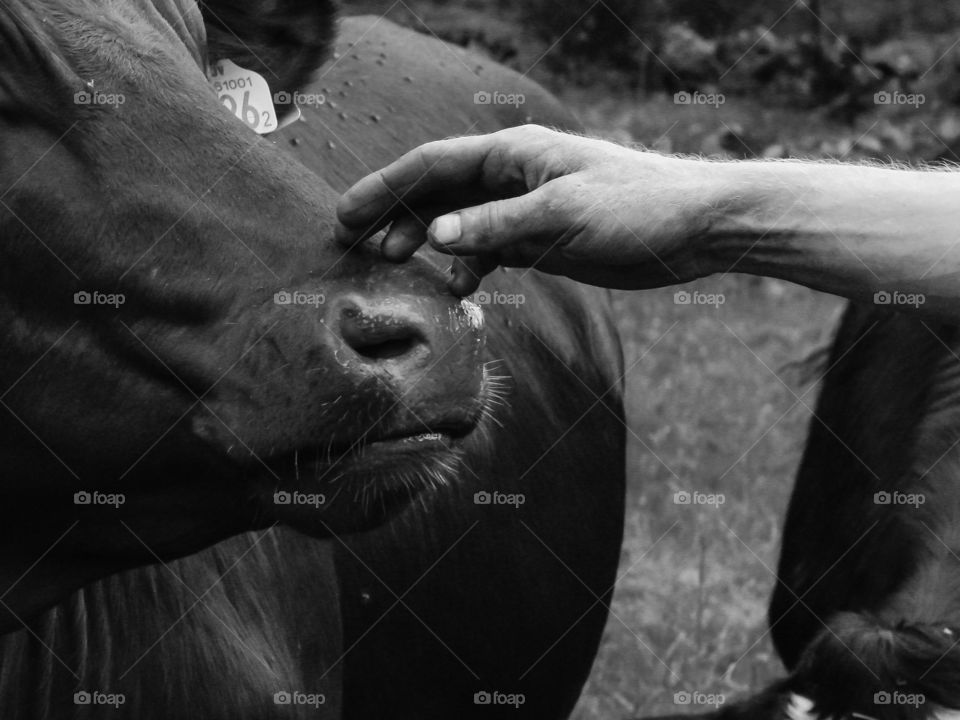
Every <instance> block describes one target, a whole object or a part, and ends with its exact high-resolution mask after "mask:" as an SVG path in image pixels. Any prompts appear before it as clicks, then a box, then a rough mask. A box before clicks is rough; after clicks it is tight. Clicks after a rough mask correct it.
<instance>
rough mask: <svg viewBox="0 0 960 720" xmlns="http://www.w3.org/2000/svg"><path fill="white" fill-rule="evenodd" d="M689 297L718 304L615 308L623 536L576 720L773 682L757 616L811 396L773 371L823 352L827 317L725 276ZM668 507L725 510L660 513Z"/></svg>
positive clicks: (773, 662)
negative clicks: (688, 498)
mask: <svg viewBox="0 0 960 720" xmlns="http://www.w3.org/2000/svg"><path fill="white" fill-rule="evenodd" d="M694 289H696V290H698V291H700V292H703V293H715V294H716V293H722V294H723V295H724V300H725V302H724V304H723V305H722V306H720V307H719V308H714V307H702V306H701V307H694V306H692V305H677V304H675V303H674V292H675V290H673V289H666V290H658V291H649V292H643V293H635V294H621V295H619V296H618V298H617V301H616V312H617V316H618V318H619V325H620V330H621V333H622V335H623V339H624V349H625V356H626V361H627V367H628V368H629V371H628V373H627V375H626V397H627V409H628V425H629V435H628V437H629V453H628V487H629V490H628V503H627V521H626V536H625V542H624V546H623V551H622V557H621V563H620V566H621V567H620V572H621V577H620V580H619V582H618V584H617V589H616V592H615V595H614V601H613V611H612V614H611V618H610V621H609V622H608V625H607V628H606V631H605V632H604V636H603V642H602V646H601V649H600V653H599V655H598V657H597V660H596V663H595V666H594V670H593V674H592V676H591V679H590V682H589V683H588V685H587V687H586V689H585V692H584V695H583V697H582V698H581V701H580V704H579V706H578V708H577V711H576V712H575V713H574V718H576V719H577V720H594V719H599V718H604V719H611V718H632V717H634V716H641V715H650V714H655V713H657V714H659V713H668V712H684V711H685V710H687V709H691V708H688V707H687V706H683V705H676V704H675V703H674V693H677V692H683V691H688V692H694V691H696V692H701V693H704V694H711V693H713V694H722V695H724V696H725V697H726V698H727V700H728V701H730V700H732V699H733V698H734V697H736V696H738V695H740V694H743V693H747V692H749V691H750V690H751V689H753V690H756V689H759V688H760V687H762V686H763V685H764V684H765V683H766V682H768V681H769V680H772V679H773V678H775V677H778V676H779V675H780V674H781V673H782V668H781V666H780V664H779V661H778V660H777V658H776V654H775V653H774V651H773V649H772V646H771V644H770V640H769V637H768V636H767V635H766V604H767V601H768V598H769V595H770V592H771V589H772V587H773V581H774V575H773V572H774V570H775V568H776V561H777V552H778V547H779V538H780V528H781V524H782V519H783V516H784V511H785V508H786V504H787V501H788V498H789V493H790V488H791V483H792V477H793V473H794V471H795V468H796V466H797V464H798V461H799V458H800V454H801V452H802V448H803V442H804V437H805V433H806V424H807V421H808V419H809V414H810V410H809V408H810V407H812V406H813V403H814V400H815V395H816V390H815V388H811V387H806V386H803V385H801V384H799V382H798V379H797V377H796V376H797V373H795V372H792V371H791V370H790V367H789V366H790V363H791V361H794V360H796V359H798V358H799V357H801V356H802V355H804V353H806V352H807V351H809V350H811V349H813V348H815V347H817V346H819V345H822V344H823V342H825V341H826V340H828V339H829V336H830V331H831V329H832V328H833V327H834V325H835V322H836V319H837V317H838V314H839V312H840V310H841V303H840V302H839V301H838V300H837V299H835V298H831V297H828V296H824V295H820V294H817V293H813V292H810V291H808V290H806V289H803V288H799V287H796V286H793V285H789V284H786V283H781V282H778V281H770V280H754V279H746V278H744V277H737V276H726V277H723V278H714V279H711V280H709V281H704V282H698V283H696V284H695V285H694V286H691V287H690V288H689V290H690V291H691V292H692V291H693V290H694ZM679 491H688V492H694V491H697V492H701V493H704V494H719V493H722V494H723V495H724V500H725V502H724V503H723V504H722V505H716V506H714V505H700V506H696V505H681V504H675V502H674V494H675V493H676V492H679ZM699 709H700V710H704V709H705V708H699Z"/></svg>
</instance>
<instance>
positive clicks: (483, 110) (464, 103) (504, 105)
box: [328, 16, 581, 132]
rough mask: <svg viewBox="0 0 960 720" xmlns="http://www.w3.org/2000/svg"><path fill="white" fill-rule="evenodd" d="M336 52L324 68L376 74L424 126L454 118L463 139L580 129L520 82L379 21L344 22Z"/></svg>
mask: <svg viewBox="0 0 960 720" xmlns="http://www.w3.org/2000/svg"><path fill="white" fill-rule="evenodd" d="M336 53H337V55H338V57H337V58H335V59H334V60H333V61H332V62H331V63H330V64H329V65H328V66H333V65H340V64H343V66H344V67H343V68H342V70H344V71H346V72H347V73H348V74H349V73H350V71H351V69H354V71H355V73H356V74H357V75H361V76H362V75H363V74H364V73H367V72H372V73H376V75H377V76H378V79H379V80H380V81H381V85H382V84H383V83H388V84H389V86H393V87H396V88H397V91H398V92H399V93H401V94H402V95H403V97H404V98H405V101H407V102H411V103H417V102H422V103H423V105H422V106H415V107H414V109H415V110H416V111H417V114H418V115H419V116H420V117H421V118H422V119H423V120H424V121H425V124H430V123H431V121H433V122H437V123H438V124H439V125H443V126H444V127H446V126H447V124H449V123H450V121H451V112H452V113H454V116H455V117H456V118H457V119H458V120H462V121H463V123H464V130H463V132H490V131H493V130H499V129H502V128H504V127H510V126H513V125H522V124H525V123H537V124H541V125H549V126H553V127H557V128H562V129H566V130H580V129H581V126H580V123H579V122H578V121H577V119H576V118H575V117H574V115H573V114H572V113H570V112H569V111H568V110H567V109H566V108H565V107H564V106H563V105H562V104H561V103H560V102H559V101H558V100H557V99H556V98H555V97H554V96H553V95H551V94H550V93H549V92H547V91H546V90H545V89H544V88H543V87H542V86H540V85H539V84H537V83H536V82H534V81H533V80H531V79H529V78H528V77H526V76H525V75H521V74H520V73H518V72H515V71H514V70H511V69H510V68H507V67H504V66H503V65H500V64H499V63H497V62H495V61H493V60H491V59H490V58H488V57H485V56H483V55H481V54H479V53H477V52H473V51H471V50H466V49H464V48H462V47H459V46H457V45H453V44H451V43H447V42H444V41H442V40H440V39H439V38H437V37H435V36H431V35H427V34H424V33H420V32H415V31H413V30H409V29H407V28H403V27H400V26H399V25H396V24H395V23H392V22H390V21H389V20H385V19H383V18H380V17H375V16H360V17H348V18H344V19H343V20H342V21H341V25H340V33H339V35H338V40H337V46H336ZM495 94H496V97H493V96H494V95H495ZM511 99H512V100H516V101H517V102H510V100H511ZM485 100H490V102H489V103H487V102H484V101H485ZM473 126H475V127H473ZM471 128H472V129H471Z"/></svg>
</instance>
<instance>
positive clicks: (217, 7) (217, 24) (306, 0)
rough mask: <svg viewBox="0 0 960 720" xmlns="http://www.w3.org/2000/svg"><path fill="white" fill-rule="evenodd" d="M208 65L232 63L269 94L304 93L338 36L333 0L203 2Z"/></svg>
mask: <svg viewBox="0 0 960 720" xmlns="http://www.w3.org/2000/svg"><path fill="white" fill-rule="evenodd" d="M200 10H201V12H202V13H203V18H204V22H205V23H206V26H207V55H208V59H209V61H210V62H211V63H214V62H216V61H218V60H224V59H227V60H233V61H234V62H235V63H236V64H237V65H239V66H240V67H243V68H246V69H248V70H254V71H256V72H258V73H260V74H261V75H263V76H264V77H265V78H266V80H267V83H268V84H269V85H270V89H271V90H274V91H279V90H287V91H294V90H297V89H299V88H302V87H303V86H304V85H306V84H307V82H308V81H309V80H310V76H311V75H312V73H313V72H314V70H316V69H317V68H318V67H320V65H322V64H323V61H324V60H326V58H327V55H328V54H329V53H330V51H331V48H332V46H333V40H334V36H335V34H336V10H337V6H336V2H335V0H245V1H238V0H201V2H200Z"/></svg>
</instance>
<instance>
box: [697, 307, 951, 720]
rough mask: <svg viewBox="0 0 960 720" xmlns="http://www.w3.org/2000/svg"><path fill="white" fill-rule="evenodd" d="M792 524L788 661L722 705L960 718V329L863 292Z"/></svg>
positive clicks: (839, 355) (787, 538) (778, 712)
mask: <svg viewBox="0 0 960 720" xmlns="http://www.w3.org/2000/svg"><path fill="white" fill-rule="evenodd" d="M826 362H827V366H826V369H825V374H824V377H823V385H822V388H821V391H820V397H819V399H818V402H817V405H816V409H815V411H814V414H813V417H812V419H811V421H810V427H809V435H808V439H807V444H806V447H805V449H804V453H803V457H802V460H801V464H800V468H799V470H798V473H797V478H796V484H795V486H794V489H793V494H792V496H791V499H790V504H789V508H788V511H787V519H786V523H785V526H784V534H783V540H782V548H781V556H780V562H779V566H778V571H777V576H778V577H777V583H776V587H775V590H774V593H773V597H772V599H771V603H770V610H769V622H770V633H771V636H772V639H773V642H774V646H775V648H776V650H777V652H778V654H779V655H780V657H781V659H782V660H783V662H784V664H785V665H786V667H787V669H788V671H789V675H788V676H787V677H786V678H784V679H783V680H780V681H777V682H776V683H774V684H773V685H772V686H771V687H770V688H768V689H766V690H764V691H763V692H761V693H760V694H758V695H757V696H755V697H752V698H749V699H748V700H746V701H743V702H740V703H737V704H731V705H729V706H727V707H724V708H721V709H720V710H719V711H718V712H716V713H713V714H711V717H712V718H714V719H715V720H768V719H770V718H789V719H790V720H813V719H815V718H824V719H825V718H850V717H852V718H871V719H875V720H920V719H923V718H934V717H935V718H941V719H942V718H948V717H949V718H957V717H960V484H958V472H960V422H958V421H960V404H958V402H957V399H958V396H957V392H958V389H960V330H958V328H957V327H956V326H955V325H952V324H949V323H931V322H928V321H923V320H920V319H917V318H916V317H911V316H909V315H903V314H897V313H893V312H890V311H889V310H888V309H885V308H883V307H882V306H881V307H876V306H872V307H871V306H862V305H855V304H854V305H851V306H850V307H849V308H848V309H847V311H846V313H845V315H844V317H843V320H842V322H841V324H840V327H839V329H838V331H837V335H836V338H835V340H834V343H833V347H832V349H831V352H830V356H829V358H828V360H827V361H826Z"/></svg>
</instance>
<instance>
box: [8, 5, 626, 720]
mask: <svg viewBox="0 0 960 720" xmlns="http://www.w3.org/2000/svg"><path fill="white" fill-rule="evenodd" d="M335 37H336V40H335V42H336V47H333V42H334V38H335ZM0 55H2V58H0V59H2V62H0V123H2V131H0V234H2V237H3V239H4V243H3V250H2V252H3V258H2V262H0V268H2V270H0V272H2V276H0V283H2V287H3V289H4V292H3V306H2V307H3V320H2V322H3V324H4V331H5V333H6V337H7V342H6V343H4V347H3V348H2V350H0V374H2V381H3V390H2V395H0V401H2V404H3V412H4V413H5V414H4V415H3V420H2V422H3V435H2V436H0V437H2V441H0V442H2V443H3V445H2V451H0V452H2V458H3V464H4V480H3V483H2V486H0V501H2V502H0V507H2V512H3V515H4V517H3V524H2V526H0V527H2V528H3V531H2V532H3V537H2V540H0V543H2V552H0V556H2V557H3V562H2V564H0V567H2V573H0V601H2V605H0V610H2V611H3V614H2V620H3V626H2V628H0V630H2V631H3V632H5V633H6V634H5V635H3V637H2V638H0V717H3V718H4V720H7V719H8V718H10V719H13V720H19V719H21V718H22V719H24V720H26V719H27V718H29V719H33V718H44V719H53V718H67V717H70V718H74V717H77V718H83V717H115V718H183V717H196V718H211V719H220V718H223V719H224V720H226V719H227V718H229V719H230V720H242V719H244V718H251V719H252V718H258V719H263V718H301V717H311V718H315V717H324V718H341V717H342V718H379V717H384V718H386V717H390V718H441V717H442V718H448V717H464V718H471V717H498V716H505V717H517V718H524V717H529V718H537V719H541V718H562V717H566V716H567V715H568V714H569V712H570V711H571V709H572V707H573V705H574V703H575V702H576V699H577V696H578V694H579V692H580V689H581V687H582V685H583V683H584V682H585V680H586V677H587V674H588V673H589V669H590V665H591V663H592V659H593V657H594V655H595V653H596V650H597V647H598V644H599V640H600V635H601V632H602V628H603V625H604V621H605V618H606V615H607V606H608V603H609V600H610V596H611V592H612V588H613V583H614V579H615V572H616V566H617V563H618V560H619V547H620V541H621V533H622V520H623V502H624V443H625V437H624V436H625V432H624V430H625V428H624V425H623V411H622V398H621V387H620V385H621V383H620V380H621V376H622V372H623V368H622V359H621V354H620V347H619V342H618V339H617V336H616V332H615V330H614V327H613V324H612V322H611V318H610V315H609V310H608V303H607V298H606V296H605V294H604V293H603V292H601V291H598V290H594V289H589V288H584V287H578V286H576V285H574V284H573V283H570V282H568V281H565V280H562V279H559V278H553V277H547V276H543V275H540V274H538V273H535V272H522V273H521V272H507V271H499V272H497V273H495V274H493V275H492V276H490V277H489V278H487V279H486V280H485V282H484V285H483V286H482V288H481V291H482V292H481V293H480V294H478V296H476V297H475V298H474V300H475V301H477V302H471V301H469V300H468V301H462V300H460V299H458V298H455V297H453V296H451V295H450V294H449V292H448V291H447V289H446V286H445V278H446V273H445V269H444V268H445V265H443V264H442V262H443V261H442V260H441V258H439V256H437V255H435V254H432V253H431V251H428V250H425V251H422V252H421V253H420V254H419V255H418V256H417V257H416V258H414V259H413V260H412V261H411V262H409V263H405V264H403V265H394V264H391V263H388V262H386V261H384V260H383V259H381V258H380V257H379V254H378V253H377V252H376V249H375V247H374V246H373V243H370V244H368V245H366V246H363V247H358V248H354V249H353V250H351V251H350V252H347V253H344V252H343V251H342V249H339V248H335V246H334V243H333V240H332V223H333V220H334V206H335V201H336V198H337V194H338V192H340V191H342V190H343V189H345V188H346V187H347V186H348V185H349V184H350V183H351V182H352V181H355V180H356V179H358V178H359V177H360V176H362V175H364V174H366V173H367V172H369V170H370V169H371V168H374V167H378V166H382V165H383V164H385V163H386V162H388V161H390V160H392V159H393V158H395V157H396V156H398V155H399V154H401V153H402V152H404V151H406V150H409V149H410V148H412V147H413V146H415V145H417V144H419V143H421V142H424V141H427V140H431V139H437V138H440V137H443V136H446V135H450V134H454V133H466V132H486V131H492V130H496V129H500V128H503V127H508V126H511V125H517V124H520V123H524V122H529V121H537V122H540V123H542V124H550V125H554V126H557V127H565V128H569V129H576V128H577V125H576V123H575V121H574V120H573V119H572V118H571V117H570V115H569V114H568V113H567V112H566V111H565V110H564V109H563V108H562V107H561V106H560V105H559V104H558V103H557V102H556V101H555V100H553V99H552V98H551V97H549V95H548V94H547V93H546V92H545V91H543V90H542V89H540V88H539V87H538V86H537V85H535V84H534V83H532V82H530V81H529V80H526V79H524V78H521V77H520V76H518V75H516V74H514V73H511V72H508V71H507V70H505V69H503V68H501V67H499V66H496V65H495V64H493V63H490V62H488V61H486V60H484V59H482V58H480V57H478V56H476V55H473V54H470V53H468V52H465V51H461V50H459V49H456V48H451V47H450V46H447V45H445V44H443V43H440V42H439V41H437V40H434V39H432V38H429V37H425V36H421V35H417V34H414V33H411V32H409V31H405V30H401V29H399V28H397V27H396V26H393V25H391V24H389V23H388V22H386V21H384V20H380V19H377V18H348V19H345V20H343V21H342V23H341V24H340V25H339V28H338V27H337V26H336V24H335V22H334V18H333V13H332V8H331V7H330V6H329V5H328V4H327V3H324V2H305V1H303V0H300V1H297V0H270V1H267V0H263V1H262V2H254V1H250V2H246V3H227V2H204V3H202V4H201V5H200V6H198V5H197V4H196V3H194V2H193V1H192V0H124V1H123V2H119V1H116V2H96V3H95V2H93V0H63V1H62V2H59V3H56V4H54V3H26V2H25V1H24V0H12V2H7V3H5V4H4V5H3V6H2V7H0ZM219 59H230V60H232V61H234V62H235V63H236V64H237V65H239V66H241V67H244V68H250V69H253V70H256V71H257V72H259V73H260V74H261V75H263V76H264V77H265V78H267V79H268V81H269V83H270V85H271V90H272V91H275V92H277V93H288V94H289V95H292V96H296V95H297V94H298V93H299V94H302V95H303V96H305V97H308V98H315V99H317V102H306V103H303V104H302V107H301V112H302V114H303V117H302V119H301V120H300V121H298V122H294V123H293V124H291V125H289V126H287V127H286V128H285V129H282V130H279V131H277V132H275V133H273V134H271V135H267V136H265V137H260V136H258V135H256V134H255V133H254V132H253V131H252V130H250V128H248V127H247V126H246V125H245V124H244V123H243V122H241V121H240V120H238V119H237V118H236V117H234V116H233V115H232V114H231V112H230V111H229V109H228V108H226V107H225V106H224V105H223V104H222V103H221V102H220V100H219V99H218V97H217V93H216V92H215V91H214V90H213V88H212V86H211V84H210V83H209V82H208V79H207V78H206V77H205V72H204V71H205V67H206V66H207V65H208V63H212V62H214V61H216V60H219ZM324 60H326V63H325V64H323V63H324ZM311 77H315V80H313V81H311V80H310V78H311ZM78 93H81V94H83V95H82V97H84V98H85V99H88V100H89V98H90V97H94V98H104V99H103V100H102V101H101V100H99V99H98V100H96V101H95V102H89V101H88V102H86V103H81V102H75V97H76V96H77V94H78ZM484 93H490V94H492V93H503V94H504V95H505V96H506V97H511V96H512V98H513V101H512V102H510V103H504V102H500V101H499V99H498V98H499V97H500V96H499V95H497V96H495V97H493V96H492V95H485V94H484ZM277 97H278V104H280V105H283V103H281V102H280V101H279V96H277ZM488 97H491V101H490V102H486V99H487V98H488ZM111 98H113V102H110V99H111ZM120 98H123V102H120ZM321 98H322V102H321V101H320V99H321ZM279 110H280V111H281V114H283V112H284V111H285V110H289V108H283V107H280V108H279ZM96 293H100V295H99V296H97V295H96ZM283 293H287V297H288V298H289V297H290V296H291V295H293V294H297V293H299V294H300V296H302V297H306V298H313V299H314V300H315V302H310V303H306V304H303V305H291V304H289V303H283V302H280V301H279V300H278V297H279V296H280V295H282V294H283ZM97 297H99V298H100V300H101V302H92V301H91V298H94V299H95V298H97ZM298 494H299V495H301V496H304V497H306V498H317V502H315V503H312V504H311V503H306V504H303V503H301V504H297V503H293V502H290V500H289V498H290V497H292V496H296V495H298ZM320 496H323V497H322V498H321V497H320ZM279 497H284V498H286V501H280V500H278V498H279ZM96 498H99V499H100V501H101V502H94V501H93V500H95V499H96Z"/></svg>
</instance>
